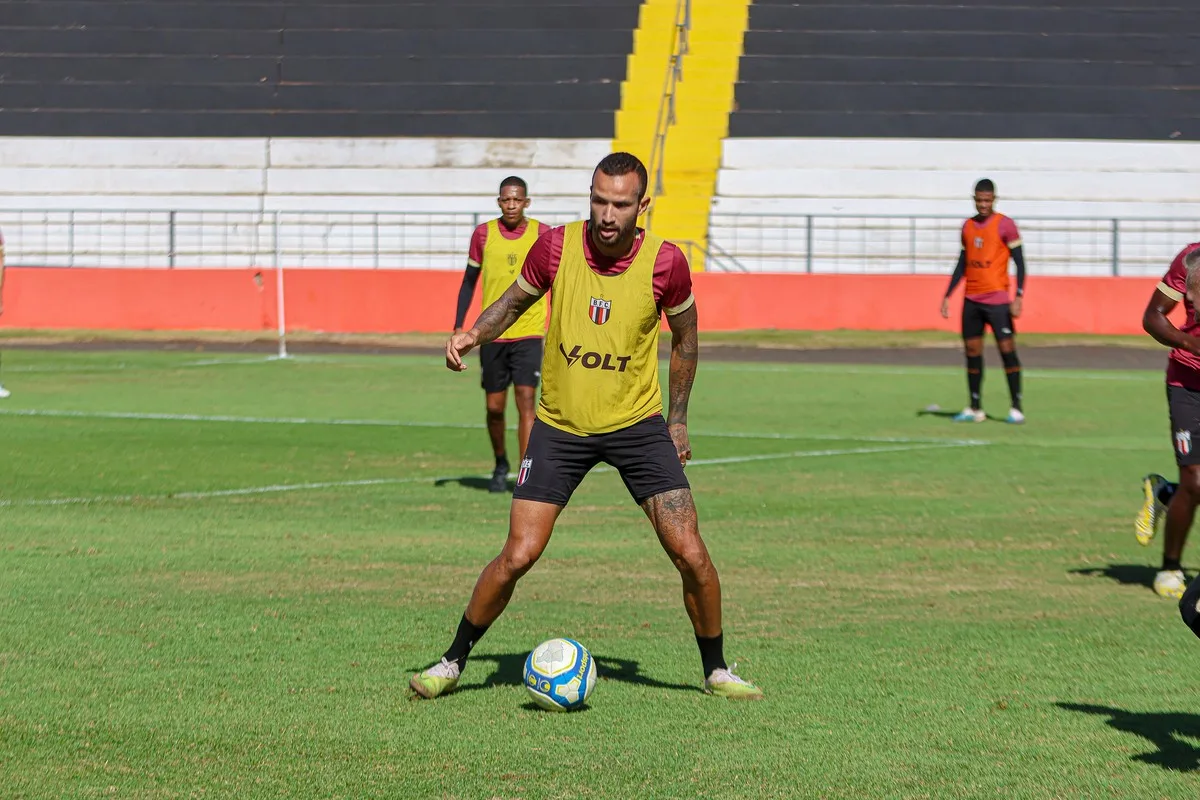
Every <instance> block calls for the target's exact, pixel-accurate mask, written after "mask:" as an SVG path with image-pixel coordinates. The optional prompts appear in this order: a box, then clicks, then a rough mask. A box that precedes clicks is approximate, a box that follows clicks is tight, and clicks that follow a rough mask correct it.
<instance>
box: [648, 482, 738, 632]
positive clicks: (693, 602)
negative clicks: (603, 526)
mask: <svg viewBox="0 0 1200 800" xmlns="http://www.w3.org/2000/svg"><path fill="white" fill-rule="evenodd" d="M642 510H643V511H645V512H646V516H647V517H649V518H650V522H651V524H653V525H654V532H655V533H657V534H658V541H659V542H660V543H661V544H662V546H663V549H664V550H666V551H667V555H668V556H670V557H671V561H672V562H674V564H675V568H676V569H678V570H679V575H680V577H681V578H683V605H684V607H685V608H686V609H687V614H688V617H690V618H691V620H692V627H693V628H695V630H696V635H697V636H704V637H712V636H718V635H719V634H720V633H721V580H720V578H718V577H717V568H716V567H715V566H713V563H712V559H711V558H709V556H708V548H706V547H705V546H704V540H703V539H701V538H700V526H699V523H698V522H697V519H696V504H695V502H694V501H693V500H692V490H691V489H675V490H673V491H670V492H663V493H662V494H657V495H655V496H654V497H651V498H650V499H649V500H647V501H646V502H644V503H642Z"/></svg>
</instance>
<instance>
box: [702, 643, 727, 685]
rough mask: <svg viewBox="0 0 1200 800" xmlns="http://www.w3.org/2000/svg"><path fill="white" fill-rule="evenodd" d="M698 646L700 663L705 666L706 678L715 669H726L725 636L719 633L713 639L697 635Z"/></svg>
mask: <svg viewBox="0 0 1200 800" xmlns="http://www.w3.org/2000/svg"><path fill="white" fill-rule="evenodd" d="M696 644H697V645H699V647H700V661H701V663H703V664H704V677H705V678H707V677H708V676H709V675H712V674H713V670H714V669H725V668H726V665H725V634H723V633H718V634H717V635H716V636H713V637H706V636H700V635H699V634H697V635H696Z"/></svg>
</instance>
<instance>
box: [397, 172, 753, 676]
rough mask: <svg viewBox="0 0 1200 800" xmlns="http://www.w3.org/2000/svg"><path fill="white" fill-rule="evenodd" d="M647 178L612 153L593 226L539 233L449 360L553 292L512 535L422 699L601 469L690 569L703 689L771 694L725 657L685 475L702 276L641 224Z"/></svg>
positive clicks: (478, 633) (714, 585) (596, 186)
mask: <svg viewBox="0 0 1200 800" xmlns="http://www.w3.org/2000/svg"><path fill="white" fill-rule="evenodd" d="M646 181H647V176H646V167H645V166H644V165H643V164H642V162H641V161H640V160H638V159H637V157H635V156H632V155H630V154H629V153H614V154H612V155H610V156H607V157H606V158H604V160H602V161H601V162H600V164H599V165H598V166H597V167H596V170H595V172H594V173H593V174H592V187H591V218H590V219H589V220H588V221H587V222H575V223H572V224H570V225H567V226H565V227H561V228H554V229H553V230H551V231H550V232H549V233H547V234H545V235H544V236H542V237H541V238H540V239H538V242H537V244H536V245H534V247H533V248H532V249H531V250H530V251H529V255H528V256H527V257H526V259H525V265H524V267H523V268H522V270H521V275H520V276H519V277H518V278H517V281H516V283H515V284H514V285H513V286H512V287H510V288H509V289H508V290H507V291H505V293H504V294H503V296H501V298H500V299H499V300H497V301H496V302H495V303H492V304H491V305H489V306H488V307H487V308H486V309H484V311H483V313H482V314H481V315H480V316H479V319H477V320H476V321H475V325H474V327H472V328H471V329H470V330H469V331H466V332H465V333H456V334H455V335H454V336H452V337H451V339H450V341H449V342H448V343H447V345H446V366H447V367H449V368H450V369H453V370H456V371H461V370H464V369H466V365H465V364H463V356H465V355H466V354H467V353H469V352H470V351H471V350H472V349H473V348H475V347H476V346H479V345H485V344H486V343H487V342H491V341H493V340H494V339H495V338H496V337H497V336H499V335H501V333H502V332H503V331H506V330H508V329H509V326H511V325H512V324H513V323H514V322H515V321H516V320H518V319H519V318H520V317H521V315H522V314H524V313H526V311H527V309H529V308H530V307H532V306H534V305H535V304H536V303H538V302H540V301H541V300H540V299H541V298H544V297H545V296H546V294H547V293H550V294H552V295H553V298H552V300H553V302H552V303H551V304H550V306H551V312H550V327H549V330H548V332H547V341H546V351H545V355H544V357H543V362H542V374H543V375H544V377H545V380H544V382H543V386H542V400H541V403H540V405H539V406H538V411H537V421H536V422H534V425H533V431H532V432H531V434H530V437H529V448H528V449H527V450H526V452H525V457H524V458H523V459H522V460H521V466H520V469H519V470H518V472H517V486H516V489H515V490H514V492H513V500H512V509H511V511H510V514H509V529H508V539H507V541H506V542H505V543H504V549H503V550H501V552H500V555H498V556H496V558H495V559H494V560H493V561H492V562H491V563H490V564H488V565H487V567H485V568H484V570H483V573H482V574H481V575H480V576H479V580H478V581H477V582H476V584H475V591H474V592H473V593H472V595H471V600H470V602H469V603H468V604H467V608H466V611H465V612H464V614H463V616H462V619H461V620H460V621H459V625H458V630H457V631H456V633H455V636H454V641H453V642H452V643H451V645H450V648H449V649H448V650H447V651H446V652H445V654H444V655H443V656H442V658H441V660H440V661H439V662H438V663H437V664H435V665H433V666H432V667H430V668H429V669H427V670H425V671H423V672H421V673H419V674H417V675H414V676H413V677H412V680H411V681H410V682H409V685H410V686H411V687H412V689H413V691H415V692H416V693H417V694H419V695H420V696H421V697H426V698H434V697H438V696H439V695H442V694H445V693H446V692H448V691H450V690H452V689H453V688H454V687H455V686H456V685H457V684H458V679H459V675H460V674H461V673H462V669H463V667H464V666H465V665H466V662H467V657H468V656H469V655H470V652H471V648H472V647H474V646H475V644H476V643H477V642H478V641H479V639H480V637H482V636H483V635H484V633H485V632H486V631H487V629H488V627H489V626H490V625H491V624H492V623H493V622H494V621H495V620H496V619H497V618H498V617H499V616H500V614H501V613H502V612H503V611H504V608H505V606H507V605H508V601H509V600H510V599H511V598H512V595H513V590H514V589H515V588H516V585H517V581H518V580H519V579H520V578H521V576H523V575H524V574H525V573H526V572H528V571H529V570H530V569H531V568H532V567H533V565H534V563H536V562H537V560H538V558H539V557H540V556H541V554H542V551H543V550H545V548H546V545H547V544H548V543H549V541H550V535H551V534H552V533H553V532H554V523H555V521H556V520H557V519H558V515H559V514H560V513H562V510H563V508H564V507H565V506H566V505H567V502H568V501H569V500H570V498H571V495H572V493H573V492H574V491H575V488H576V487H577V486H578V485H579V483H580V482H581V481H582V480H583V477H584V476H585V475H586V474H587V473H588V472H589V471H590V470H591V469H592V468H593V467H595V466H596V465H597V464H599V463H601V462H604V463H606V464H610V465H612V466H613V467H614V468H615V469H616V470H617V472H618V473H619V474H620V475H621V480H623V481H624V482H625V486H626V488H627V489H628V490H629V494H630V495H631V496H632V497H633V500H634V502H636V503H637V504H638V505H640V506H641V507H642V510H643V511H645V512H646V516H647V517H649V518H650V522H651V524H652V525H653V526H654V531H655V533H657V534H658V540H659V543H660V544H661V545H662V547H663V549H664V550H665V551H666V552H667V555H669V556H670V557H671V561H672V563H673V564H675V567H676V569H678V570H679V574H680V577H681V578H682V580H683V605H684V608H685V609H686V611H687V614H688V617H689V618H690V619H691V622H692V630H693V632H694V633H695V635H696V644H697V646H698V647H699V649H700V662H701V666H702V668H703V676H704V677H703V681H704V682H703V686H704V690H705V691H706V692H709V693H710V694H714V695H718V696H721V697H728V698H732V699H758V698H761V697H762V691H760V690H759V688H758V687H756V686H755V685H754V684H752V683H749V682H747V681H745V680H742V679H741V678H740V677H738V676H737V675H735V674H734V673H733V672H732V671H731V670H730V669H729V667H728V665H727V664H726V663H725V653H724V634H723V630H722V627H721V582H720V579H719V578H718V577H717V570H716V567H714V566H713V563H712V559H710V558H709V555H708V549H707V548H706V547H705V546H704V540H703V539H701V538H700V527H699V522H698V521H697V518H696V505H695V502H694V500H693V498H692V490H691V487H690V486H689V484H688V480H687V478H686V477H685V476H684V474H683V467H684V465H685V464H686V463H687V461H688V459H690V458H691V457H692V450H691V445H690V443H689V440H688V429H687V421H688V420H687V414H688V400H689V398H690V397H691V393H692V381H693V380H694V379H695V377H696V364H697V359H698V344H697V316H696V304H695V298H694V297H693V296H692V277H691V272H690V270H689V268H688V263H687V259H686V258H685V257H684V255H683V252H682V251H680V249H679V248H678V247H676V246H675V245H673V244H671V243H670V242H666V241H664V240H662V239H659V238H657V237H655V236H651V235H650V234H648V233H647V232H646V231H643V230H641V229H640V228H638V227H637V219H638V216H639V215H641V214H643V213H645V211H646V209H647V208H648V207H649V205H650V198H649V197H647V196H646ZM664 313H665V314H666V317H667V324H668V326H669V327H670V329H671V374H670V377H669V385H670V399H669V409H668V414H667V418H666V419H664V418H663V414H662V410H663V402H662V391H661V389H660V388H659V382H658V331H659V324H660V320H661V318H662V315H663V314H664Z"/></svg>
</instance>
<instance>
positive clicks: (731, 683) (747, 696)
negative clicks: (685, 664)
mask: <svg viewBox="0 0 1200 800" xmlns="http://www.w3.org/2000/svg"><path fill="white" fill-rule="evenodd" d="M735 669H737V664H734V665H733V667H732V668H729V669H714V670H713V671H712V674H711V675H709V676H708V677H707V678H705V679H704V693H705V694H711V695H716V696H717V697H724V698H726V699H728V700H762V698H763V693H762V689H760V688H758V687H757V686H755V685H754V684H753V683H751V682H750V681H748V680H745V679H743V678H739V677H738V676H737V675H735V674H734V672H733V670H735Z"/></svg>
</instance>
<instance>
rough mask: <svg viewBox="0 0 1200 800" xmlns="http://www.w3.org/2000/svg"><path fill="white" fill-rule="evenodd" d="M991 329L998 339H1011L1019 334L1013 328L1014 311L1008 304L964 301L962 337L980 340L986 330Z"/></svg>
mask: <svg viewBox="0 0 1200 800" xmlns="http://www.w3.org/2000/svg"><path fill="white" fill-rule="evenodd" d="M989 327H990V328H991V329H992V333H994V334H996V338H997V339H1011V338H1012V337H1013V334H1015V333H1016V332H1017V329H1016V327H1014V326H1013V318H1012V309H1011V307H1010V306H1009V304H1008V303H1001V304H992V303H976V302H975V301H974V300H963V309H962V337H963V338H964V339H978V338H980V337H982V336H983V333H984V329H985V328H989Z"/></svg>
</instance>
